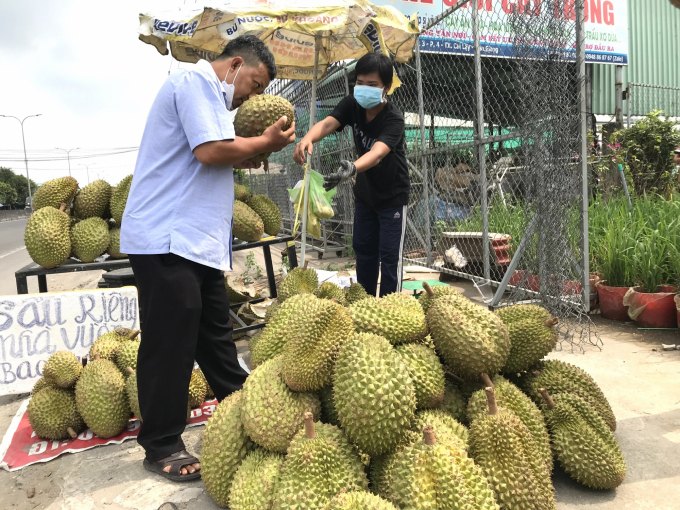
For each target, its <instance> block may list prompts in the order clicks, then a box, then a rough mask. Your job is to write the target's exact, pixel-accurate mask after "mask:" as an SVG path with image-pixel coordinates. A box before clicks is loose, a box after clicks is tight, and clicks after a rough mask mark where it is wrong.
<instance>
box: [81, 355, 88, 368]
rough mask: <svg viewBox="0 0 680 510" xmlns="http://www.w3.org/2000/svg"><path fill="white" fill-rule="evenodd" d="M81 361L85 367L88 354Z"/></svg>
mask: <svg viewBox="0 0 680 510" xmlns="http://www.w3.org/2000/svg"><path fill="white" fill-rule="evenodd" d="M80 362H81V363H82V364H83V368H85V366H86V365H87V356H83V359H81V360H80Z"/></svg>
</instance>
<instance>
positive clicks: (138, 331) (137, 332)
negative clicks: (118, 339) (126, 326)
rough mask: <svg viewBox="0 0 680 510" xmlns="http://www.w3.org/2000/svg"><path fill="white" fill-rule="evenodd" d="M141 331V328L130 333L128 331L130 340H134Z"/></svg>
mask: <svg viewBox="0 0 680 510" xmlns="http://www.w3.org/2000/svg"><path fill="white" fill-rule="evenodd" d="M141 332H142V330H141V329H138V330H137V331H133V332H132V333H130V340H134V339H135V338H137V337H138V336H139V334H140V333H141Z"/></svg>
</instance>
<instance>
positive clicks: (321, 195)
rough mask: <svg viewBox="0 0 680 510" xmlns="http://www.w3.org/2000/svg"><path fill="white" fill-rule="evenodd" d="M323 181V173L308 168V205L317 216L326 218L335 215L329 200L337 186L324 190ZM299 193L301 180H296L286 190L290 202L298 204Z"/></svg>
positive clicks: (300, 191) (335, 191) (331, 198)
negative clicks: (290, 187) (294, 183)
mask: <svg viewBox="0 0 680 510" xmlns="http://www.w3.org/2000/svg"><path fill="white" fill-rule="evenodd" d="M323 181H324V179H323V175H321V174H320V173H319V172H315V171H314V170H310V173H309V205H311V209H313V211H314V214H315V215H316V216H317V218H321V219H325V220H328V219H331V218H332V217H333V216H335V212H334V211H333V207H331V201H332V200H333V197H334V196H335V194H336V193H337V192H338V190H337V188H334V189H332V190H330V191H326V190H325V189H324V187H323ZM300 193H302V181H298V183H297V184H296V185H295V187H294V188H293V189H289V190H288V194H289V195H290V200H291V202H293V203H294V204H299V203H300Z"/></svg>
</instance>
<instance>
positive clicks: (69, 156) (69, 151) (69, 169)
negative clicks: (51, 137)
mask: <svg viewBox="0 0 680 510" xmlns="http://www.w3.org/2000/svg"><path fill="white" fill-rule="evenodd" d="M55 149H57V150H58V151H64V152H65V153H66V159H68V176H69V177H71V151H77V150H78V149H80V147H76V148H75V149H69V150H66V149H60V148H59V147H55Z"/></svg>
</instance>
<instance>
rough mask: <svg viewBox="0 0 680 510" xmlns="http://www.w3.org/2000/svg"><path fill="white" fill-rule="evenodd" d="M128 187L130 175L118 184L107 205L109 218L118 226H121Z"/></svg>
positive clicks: (130, 181) (128, 192) (130, 182)
mask: <svg viewBox="0 0 680 510" xmlns="http://www.w3.org/2000/svg"><path fill="white" fill-rule="evenodd" d="M130 186H132V175H128V176H127V177H125V178H124V179H123V180H122V181H120V182H119V183H118V186H116V187H115V188H114V190H113V192H112V193H111V203H110V204H109V207H110V210H111V216H112V217H113V219H114V220H116V223H117V224H118V225H122V224H123V213H124V212H125V206H126V205H127V199H128V195H129V194H130Z"/></svg>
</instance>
